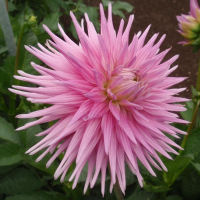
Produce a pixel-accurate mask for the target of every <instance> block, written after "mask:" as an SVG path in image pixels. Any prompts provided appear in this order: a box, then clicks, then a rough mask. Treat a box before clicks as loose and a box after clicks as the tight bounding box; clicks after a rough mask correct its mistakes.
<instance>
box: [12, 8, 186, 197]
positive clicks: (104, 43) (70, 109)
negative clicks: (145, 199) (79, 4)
mask: <svg viewBox="0 0 200 200" xmlns="http://www.w3.org/2000/svg"><path fill="white" fill-rule="evenodd" d="M100 12H101V33H100V34H98V33H97V32H96V30H95V28H94V26H93V24H92V23H91V22H90V21H89V18H88V15H87V14H85V19H86V23H87V33H88V34H86V33H85V31H84V25H83V21H82V25H81V26H79V24H78V22H77V20H76V18H75V16H74V14H73V13H71V17H72V20H73V22H74V25H75V27H76V31H77V33H78V36H79V39H80V44H79V45H77V44H75V43H74V42H73V41H72V40H70V39H69V37H68V36H67V35H66V34H65V33H64V31H63V29H62V28H61V26H60V25H59V29H60V31H61V33H62V35H63V38H64V40H65V41H63V40H61V39H60V38H59V37H57V36H56V35H55V34H53V33H52V32H51V31H50V30H49V29H48V28H47V27H46V26H44V28H45V30H46V31H47V33H48V34H49V35H50V36H51V38H52V39H53V41H54V42H52V41H49V43H48V42H47V44H46V45H47V47H48V48H49V50H47V49H46V48H44V47H43V46H42V45H41V44H38V46H39V48H40V49H41V50H38V49H36V48H35V47H28V46H26V49H27V50H28V51H29V52H31V53H32V54H33V55H35V56H36V57H38V58H39V59H40V60H41V61H43V62H44V63H45V64H46V65H48V66H49V67H50V68H46V67H43V66H39V65H37V64H35V63H31V64H32V66H33V67H34V68H35V69H36V70H37V71H38V72H39V73H40V74H41V75H40V76H34V75H30V74H27V73H25V72H22V71H19V74H20V75H21V76H15V78H17V79H19V80H22V81H28V82H30V83H34V84H37V85H39V86H40V87H37V88H35V87H22V86H13V87H14V88H15V89H18V90H15V89H10V90H11V91H12V92H14V93H16V94H19V95H22V96H25V97H28V98H27V100H28V101H30V102H32V103H45V104H53V105H52V106H51V107H49V108H45V109H43V110H39V111H35V112H32V113H29V114H21V115H18V116H17V117H18V118H34V117H41V118H40V119H38V120H36V121H34V122H30V123H27V124H25V125H24V126H23V127H21V128H18V130H22V129H26V128H28V127H30V126H33V125H36V124H41V123H45V122H49V121H53V120H57V121H56V123H55V124H54V125H53V126H52V127H50V128H49V129H47V130H45V131H44V132H42V133H39V134H38V135H37V136H45V137H44V138H43V139H42V140H41V141H40V142H39V143H38V144H36V145H35V146H33V147H32V148H30V149H29V150H28V151H27V153H30V154H31V155H32V154H35V153H37V152H38V151H40V150H42V149H46V150H45V151H44V153H43V154H42V155H41V156H40V157H39V158H38V159H37V160H36V161H37V162H38V161H40V160H41V159H42V158H43V157H44V156H45V155H46V154H47V153H49V152H50V153H53V152H54V151H55V153H54V155H53V156H52V158H51V159H50V160H49V162H48V163H47V167H49V166H50V165H51V163H52V162H53V161H54V160H55V159H56V158H57V157H58V156H59V155H60V154H61V153H64V157H63V159H62V161H61V163H60V165H59V167H58V168H57V170H56V172H55V175H54V176H55V179H57V178H58V177H59V176H61V181H63V180H64V178H65V175H66V173H67V171H68V169H69V167H70V165H71V164H72V162H74V161H75V162H76V167H75V170H74V172H73V174H72V175H71V177H70V179H69V180H70V181H71V180H73V179H74V178H75V180H74V183H73V188H74V187H76V185H77V182H78V179H79V176H80V174H81V171H82V169H83V167H84V166H85V165H86V163H88V174H87V179H86V183H85V188H84V192H86V190H87V188H88V186H89V184H90V187H91V188H92V187H93V186H94V185H95V182H96V180H97V177H98V175H99V174H100V173H101V190H102V194H104V192H105V179H106V170H107V167H108V165H109V167H110V173H111V183H110V192H111V191H112V189H113V185H114V184H115V183H116V179H118V181H119V185H120V187H121V190H122V192H123V193H124V192H125V189H126V176H125V163H126V164H127V165H128V166H129V168H130V170H131V171H132V172H133V174H135V175H136V176H137V178H138V181H139V183H140V185H141V186H142V185H143V183H142V181H143V178H142V176H141V174H140V170H139V167H138V163H137V159H138V160H140V161H141V163H142V164H143V165H144V166H145V167H146V168H147V170H148V171H149V172H150V173H151V174H152V175H153V176H156V174H155V173H154V171H153V169H152V167H151V166H150V164H149V163H151V164H152V165H153V166H154V167H155V168H157V169H159V170H161V168H160V166H161V167H162V168H163V169H164V170H166V171H167V169H166V167H165V165H164V164H163V162H162V160H161V159H160V158H159V156H158V155H157V153H160V154H162V155H164V156H165V157H167V158H169V159H171V156H170V155H169V154H168V153H167V152H170V153H175V154H177V152H176V151H175V150H174V149H173V148H171V147H170V145H172V146H174V147H177V148H179V149H181V147H179V146H178V145H177V144H176V143H175V142H173V141H172V140H170V139H169V138H168V137H167V136H166V135H165V134H164V133H163V132H165V133H168V134H169V135H171V136H174V137H176V138H178V136H177V134H176V133H181V134H185V132H183V131H181V130H178V129H177V128H175V127H173V126H172V125H170V124H171V123H173V122H177V123H187V122H186V121H184V120H182V119H179V118H178V115H177V114H174V113H171V111H184V110H185V108H184V107H183V106H182V105H180V104H173V103H175V102H176V103H177V102H183V101H185V100H186V99H184V98H181V97H176V96H173V95H176V94H178V93H179V92H181V91H183V90H184V88H181V89H169V88H170V87H171V86H173V85H175V84H177V83H179V82H181V81H183V80H184V79H185V78H183V77H168V75H169V74H170V73H171V72H173V71H174V70H175V69H176V68H177V66H174V67H172V68H170V65H171V64H172V63H173V62H174V61H175V60H176V59H177V58H178V56H174V57H172V58H171V59H169V60H168V61H165V62H162V60H163V58H164V56H165V55H166V54H167V53H168V51H169V50H170V49H167V50H165V51H163V52H161V53H158V52H159V47H160V45H161V43H162V42H163V40H164V38H165V35H163V36H162V37H161V39H160V40H159V41H158V42H157V43H156V44H154V42H155V40H156V39H157V36H158V34H157V33H156V34H154V35H153V37H152V38H151V39H150V40H149V41H148V42H147V43H146V44H145V45H144V41H145V39H146V35H147V33H148V31H149V29H150V26H148V27H147V29H146V30H145V31H144V32H143V34H141V33H138V34H137V35H134V37H133V40H132V41H131V43H130V44H129V32H130V28H131V26H132V22H133V15H131V16H130V18H129V21H128V24H127V27H126V29H125V30H124V31H123V27H124V20H121V23H120V26H119V30H118V32H117V34H116V32H115V30H114V27H113V22H112V7H111V5H109V7H108V20H106V18H105V15H104V10H103V6H102V5H100ZM50 44H51V45H52V46H53V47H54V48H55V49H57V50H55V49H54V48H53V47H52V46H50ZM161 62H162V63H161ZM20 90H23V91H20ZM155 160H156V161H157V162H158V163H156V162H155ZM158 164H159V165H160V166H158ZM93 173H94V175H93Z"/></svg>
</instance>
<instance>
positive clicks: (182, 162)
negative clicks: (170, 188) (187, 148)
mask: <svg viewBox="0 0 200 200" xmlns="http://www.w3.org/2000/svg"><path fill="white" fill-rule="evenodd" d="M193 159H194V156H193V154H187V155H184V156H178V157H176V159H175V160H174V161H173V160H167V161H166V162H164V164H165V165H166V167H167V169H168V172H163V174H164V180H165V182H167V183H169V185H171V184H172V183H173V182H174V181H175V180H176V178H177V177H178V176H179V175H180V174H181V172H182V171H183V170H184V169H185V168H186V167H187V166H188V165H189V164H190V162H191V161H192V160H193Z"/></svg>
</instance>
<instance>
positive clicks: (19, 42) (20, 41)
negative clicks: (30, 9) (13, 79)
mask: <svg viewBox="0 0 200 200" xmlns="http://www.w3.org/2000/svg"><path fill="white" fill-rule="evenodd" d="M26 25H27V23H26V22H25V23H24V24H23V25H22V28H21V30H20V33H19V38H18V42H17V52H16V57H15V68H14V75H16V74H17V70H18V66H19V54H20V47H21V43H22V37H23V34H24V29H25V27H26Z"/></svg>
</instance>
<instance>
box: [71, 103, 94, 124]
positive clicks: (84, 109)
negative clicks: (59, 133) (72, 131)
mask: <svg viewBox="0 0 200 200" xmlns="http://www.w3.org/2000/svg"><path fill="white" fill-rule="evenodd" d="M91 104H92V102H91V100H87V101H84V102H83V103H82V104H81V105H80V107H79V109H78V110H77V112H76V113H75V114H74V116H73V118H72V120H71V121H70V123H69V124H68V126H71V125H72V124H73V123H75V122H76V121H78V120H79V119H80V118H82V117H83V116H85V115H87V114H88V112H89V111H90V109H91Z"/></svg>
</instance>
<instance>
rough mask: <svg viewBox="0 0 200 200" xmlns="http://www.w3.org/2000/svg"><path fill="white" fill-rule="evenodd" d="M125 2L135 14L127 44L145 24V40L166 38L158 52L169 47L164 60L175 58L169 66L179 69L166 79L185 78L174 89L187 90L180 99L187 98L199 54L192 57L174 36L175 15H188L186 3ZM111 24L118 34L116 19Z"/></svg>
mask: <svg viewBox="0 0 200 200" xmlns="http://www.w3.org/2000/svg"><path fill="white" fill-rule="evenodd" d="M126 2H129V3H130V4H132V5H133V6H134V10H133V13H134V14H135V19H134V22H133V27H132V29H131V32H130V40H131V39H132V38H133V36H134V34H135V33H138V32H139V31H140V30H141V31H144V30H145V29H146V27H147V26H148V25H149V24H151V25H152V26H151V29H150V31H149V34H148V37H147V40H149V39H150V38H151V36H152V35H153V34H154V33H160V34H159V36H160V37H161V36H162V35H163V34H166V38H165V40H164V42H163V44H162V45H161V49H160V50H161V51H162V50H165V49H167V48H169V47H172V49H171V50H170V52H169V53H168V54H167V56H166V57H165V60H166V59H169V58H171V57H173V56H174V55H176V54H179V58H178V60H177V61H176V62H175V63H174V64H173V66H175V65H179V67H178V69H176V70H175V72H173V73H172V74H171V75H170V76H178V77H188V79H186V80H185V81H184V82H182V83H180V84H178V85H176V87H177V88H180V87H186V88H187V89H186V90H185V91H184V92H182V93H181V94H180V96H184V97H187V98H191V97H192V93H191V85H193V86H194V87H195V85H196V78H197V73H198V60H199V52H197V53H192V50H193V49H192V47H189V46H182V45H179V44H177V43H178V42H180V41H182V40H183V38H182V36H181V35H180V34H179V33H178V32H177V29H178V22H177V20H176V16H177V15H180V14H187V13H188V12H189V0H126ZM85 3H86V4H87V5H90V6H96V7H98V6H99V4H100V3H101V1H100V0H85ZM199 3H200V2H199ZM125 15H126V18H125V23H127V21H128V17H129V15H130V13H125ZM113 21H114V27H115V29H116V30H118V27H119V22H120V17H119V16H114V17H113ZM160 37H159V38H160Z"/></svg>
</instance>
